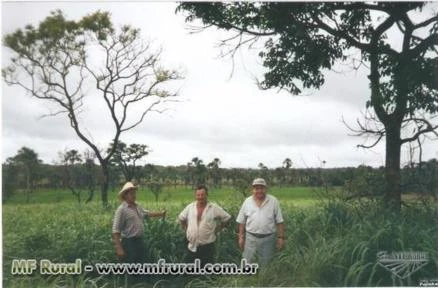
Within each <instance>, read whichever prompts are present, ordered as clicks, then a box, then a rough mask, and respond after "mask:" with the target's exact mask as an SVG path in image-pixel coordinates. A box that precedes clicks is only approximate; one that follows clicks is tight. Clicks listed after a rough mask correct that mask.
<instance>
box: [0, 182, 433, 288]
mask: <svg viewBox="0 0 438 288" xmlns="http://www.w3.org/2000/svg"><path fill="white" fill-rule="evenodd" d="M164 193H165V192H164ZM176 193H180V194H178V196H175V195H173V196H172V198H169V199H167V200H166V201H159V202H158V203H155V201H149V198H143V196H140V197H139V198H140V199H139V201H140V203H141V204H142V205H143V206H145V207H147V208H150V209H167V210H168V211H169V216H168V218H167V219H166V220H156V219H155V220H148V221H147V222H146V223H145V236H146V239H147V244H148V245H147V246H148V251H147V254H148V258H149V259H150V261H151V262H154V261H157V260H158V259H159V258H164V259H165V260H166V262H181V261H182V259H183V257H184V251H185V240H184V234H183V232H182V230H181V229H180V227H179V225H178V223H177V222H176V220H175V219H176V216H177V215H178V213H179V212H180V211H181V210H182V209H183V208H184V206H185V205H186V204H187V203H189V202H191V201H192V199H193V198H192V197H193V194H192V192H191V191H190V190H189V189H188V190H187V191H180V192H176ZM274 193H276V196H277V198H279V199H280V202H281V205H282V209H283V214H284V217H285V225H286V236H287V238H286V246H285V249H284V250H283V251H280V252H277V254H276V256H275V258H274V259H273V261H272V263H271V264H270V265H269V266H268V267H266V268H265V269H263V270H260V271H259V273H258V274H257V275H253V276H245V275H240V276H215V277H212V276H211V277H207V276H202V277H201V276H200V277H191V278H187V277H170V276H162V277H152V278H150V279H149V280H148V281H149V285H150V286H152V285H153V284H154V283H157V287H168V286H169V285H176V286H178V285H181V284H182V283H183V284H184V285H185V286H188V287H205V286H228V287H240V286H264V287H265V286H381V285H383V286H393V285H402V286H409V285H418V283H419V280H420V279H433V278H437V277H438V211H437V208H436V207H435V206H426V207H425V206H411V207H404V208H403V209H402V211H401V213H400V214H392V213H390V212H385V211H384V210H382V209H381V208H380V206H379V205H378V204H377V203H374V202H361V203H358V202H343V201H340V200H338V198H336V197H332V198H325V200H320V201H319V202H315V201H316V200H315V197H314V196H309V195H311V194H309V193H312V192H309V191H303V192H298V194H300V193H302V194H300V195H301V197H296V198H294V197H293V196H291V195H293V194H294V193H293V191H291V190H289V191H288V190H287V189H279V190H276V191H273V194H274ZM288 193H289V194H288ZM140 195H141V194H140ZM151 195H152V194H151ZM113 196H114V195H113ZM287 196H289V198H287ZM306 196H308V198H306ZM144 197H148V196H146V194H145V195H144ZM173 197H175V198H176V199H177V200H174V199H173ZM312 197H313V198H312ZM210 198H212V200H214V201H215V202H219V203H220V204H221V205H222V206H223V207H224V208H225V209H226V210H227V211H228V212H229V213H230V214H232V215H234V216H236V215H237V212H238V209H239V207H240V204H241V201H242V200H243V199H240V198H239V199H238V198H237V197H236V196H235V194H233V193H232V192H231V191H227V190H218V191H214V190H212V191H211V192H210ZM113 199H114V198H113ZM300 199H311V200H312V201H314V202H315V203H316V204H315V205H312V206H300V205H297V203H300ZM323 199H324V198H323ZM110 204H111V205H110V209H107V210H104V209H103V208H102V206H101V205H100V203H98V202H96V203H90V204H87V205H78V204H77V203H75V202H73V201H72V202H60V203H48V204H23V205H15V204H14V205H12V204H7V205H4V206H3V251H4V258H3V263H4V266H3V277H4V286H6V287H73V286H76V287H126V286H127V284H126V282H125V280H124V278H123V277H116V276H105V277H103V276H100V275H97V274H93V273H91V274H85V273H83V274H82V275H80V276H75V277H73V276H51V277H45V276H43V275H39V274H38V273H35V274H34V275H31V276H13V275H11V262H12V259H32V258H35V259H37V260H41V259H49V260H51V261H53V262H73V261H74V260H75V259H77V258H81V259H82V262H83V264H89V263H98V262H116V261H117V259H116V258H115V255H114V251H113V245H112V242H111V221H112V217H113V213H114V211H115V209H116V207H117V205H118V202H116V201H113V202H111V203H110ZM233 220H234V219H233ZM380 251H388V252H392V251H421V252H427V253H429V257H430V261H429V263H428V264H427V265H426V266H425V267H423V268H422V269H420V270H419V271H417V272H415V273H414V274H412V275H411V276H410V277H408V278H406V279H403V280H400V279H398V278H397V277H394V276H393V275H392V274H391V273H390V272H389V271H387V270H385V269H384V268H382V267H381V266H380V265H379V264H378V263H377V256H376V255H377V253H378V252H380ZM216 254H217V255H216V259H217V260H218V262H223V263H231V262H232V263H240V257H241V252H240V251H239V250H238V248H237V236H236V230H235V224H234V223H232V224H231V226H230V227H228V228H227V229H225V230H224V231H223V232H222V233H221V234H220V236H219V238H218V241H217V249H216Z"/></svg>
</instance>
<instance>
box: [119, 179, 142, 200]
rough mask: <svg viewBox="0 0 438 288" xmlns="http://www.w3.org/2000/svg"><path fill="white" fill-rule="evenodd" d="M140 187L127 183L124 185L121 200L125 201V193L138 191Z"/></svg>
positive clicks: (120, 194)
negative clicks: (132, 190)
mask: <svg viewBox="0 0 438 288" xmlns="http://www.w3.org/2000/svg"><path fill="white" fill-rule="evenodd" d="M137 188H138V186H135V185H134V184H133V183H132V182H126V183H125V185H123V188H122V190H120V192H119V199H121V200H122V199H123V196H125V192H128V191H129V190H131V189H137Z"/></svg>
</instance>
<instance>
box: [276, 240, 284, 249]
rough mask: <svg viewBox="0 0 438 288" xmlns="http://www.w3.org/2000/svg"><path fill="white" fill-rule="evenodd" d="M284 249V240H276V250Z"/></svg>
mask: <svg viewBox="0 0 438 288" xmlns="http://www.w3.org/2000/svg"><path fill="white" fill-rule="evenodd" d="M283 247H284V238H278V239H277V249H278V250H282V249H283Z"/></svg>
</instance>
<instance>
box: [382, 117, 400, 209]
mask: <svg viewBox="0 0 438 288" xmlns="http://www.w3.org/2000/svg"><path fill="white" fill-rule="evenodd" d="M391 126H392V127H386V133H387V134H386V163H385V180H386V186H385V195H384V197H383V200H384V206H385V208H389V209H391V210H394V211H399V210H400V208H401V188H400V149H401V140H400V127H397V125H391ZM398 126H399V125H398Z"/></svg>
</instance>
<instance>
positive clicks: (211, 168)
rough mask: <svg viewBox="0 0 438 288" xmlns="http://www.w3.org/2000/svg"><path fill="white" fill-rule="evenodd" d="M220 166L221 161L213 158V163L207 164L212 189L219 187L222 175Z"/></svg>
mask: <svg viewBox="0 0 438 288" xmlns="http://www.w3.org/2000/svg"><path fill="white" fill-rule="evenodd" d="M220 165H221V160H220V159H219V158H214V159H213V161H211V162H210V163H208V164H207V169H208V174H209V177H210V178H211V179H212V180H213V186H214V187H221V186H222V185H221V180H222V173H221V169H220V168H219V166H220Z"/></svg>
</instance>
